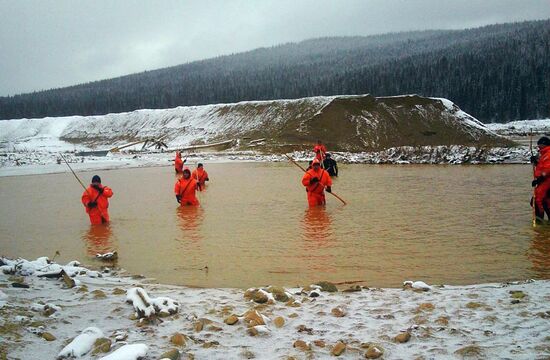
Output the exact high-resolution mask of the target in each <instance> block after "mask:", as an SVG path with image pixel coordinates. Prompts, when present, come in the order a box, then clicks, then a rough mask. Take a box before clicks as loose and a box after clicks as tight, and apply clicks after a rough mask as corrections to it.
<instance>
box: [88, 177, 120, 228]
mask: <svg viewBox="0 0 550 360" xmlns="http://www.w3.org/2000/svg"><path fill="white" fill-rule="evenodd" d="M111 196H113V190H111V188H110V187H108V186H103V185H101V178H100V177H99V176H97V175H94V177H92V183H91V184H90V186H88V188H87V189H86V190H85V191H84V193H83V194H82V204H83V205H84V207H85V208H86V213H88V216H89V217H90V223H92V225H98V224H104V223H108V222H109V211H108V208H109V198H110V197H111Z"/></svg>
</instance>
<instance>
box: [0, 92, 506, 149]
mask: <svg viewBox="0 0 550 360" xmlns="http://www.w3.org/2000/svg"><path fill="white" fill-rule="evenodd" d="M159 137H162V139H163V140H162V141H163V142H164V143H165V144H166V145H167V146H168V147H169V148H182V147H187V146H190V145H200V144H205V143H212V142H220V141H227V140H236V145H235V148H234V149H233V150H237V151H241V150H248V149H250V148H252V147H253V148H255V149H258V148H262V150H264V152H276V153H281V152H283V151H281V147H284V146H292V148H293V150H294V149H300V148H302V147H303V146H307V147H309V145H311V144H312V143H313V142H314V141H316V140H317V139H321V140H323V141H324V142H325V143H326V144H328V145H329V146H330V147H331V148H332V149H336V150H339V151H351V152H357V151H378V150H381V149H386V148H389V147H392V146H404V145H410V144H416V145H419V146H424V145H426V146H428V145H429V146H439V145H445V146H449V145H470V146H473V145H478V144H484V145H491V146H506V145H508V144H509V142H508V141H507V140H506V139H504V138H502V137H500V136H498V135H496V134H495V133H493V132H492V131H490V130H489V129H488V128H487V127H485V125H484V124H482V123H481V122H479V121H478V120H476V119H475V118H474V117H472V116H471V115H469V114H466V113H465V112H464V111H462V110H460V109H459V108H458V106H456V105H455V104H453V103H452V102H451V101H449V100H446V99H439V98H424V97H420V96H417V95H403V96H393V97H373V96H370V95H354V96H318V97H310V98H303V99H295V100H273V101H244V102H240V103H236V104H217V105H204V106H187V107H177V108H173V109H162V110H147V109H144V110H136V111H132V112H128V113H120V114H107V115H101V116H87V117H83V116H69V117H59V118H43V119H18V120H4V121H0V150H3V151H6V152H7V151H10V152H21V151H31V150H32V151H34V150H50V151H72V150H84V149H87V150H91V149H94V150H108V149H111V148H114V147H116V146H121V145H123V144H126V143H128V142H133V141H144V140H146V139H151V138H156V139H158V138H159ZM264 138H265V139H267V140H266V142H265V143H264V144H262V145H260V144H255V143H253V142H252V141H253V140H255V139H256V140H257V139H264ZM237 140H239V141H237ZM241 140H242V141H241Z"/></svg>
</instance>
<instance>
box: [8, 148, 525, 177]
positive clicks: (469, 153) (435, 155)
mask: <svg viewBox="0 0 550 360" xmlns="http://www.w3.org/2000/svg"><path fill="white" fill-rule="evenodd" d="M332 154H333V158H334V159H335V160H336V161H337V162H338V163H340V164H400V165H403V164H430V165H435V164H442V165H462V164H472V165H481V164H526V163H528V162H529V157H530V155H531V153H530V151H529V149H528V148H527V147H513V148H476V147H468V146H458V145H456V146H435V147H431V146H423V147H410V146H409V147H398V148H389V149H386V150H384V151H379V152H364V153H349V152H333V153H332ZM290 155H291V156H292V157H293V158H294V159H295V160H297V161H302V162H307V161H308V160H311V157H312V153H310V152H307V151H295V152H293V153H290ZM64 156H65V158H66V159H67V160H68V161H69V162H70V163H71V166H72V167H73V168H74V170H78V171H88V170H114V169H126V168H142V167H156V166H173V158H174V154H173V153H168V152H166V153H160V152H157V153H154V152H153V153H139V154H134V153H116V154H109V155H108V156H106V157H94V156H86V157H82V156H76V155H75V154H74V153H66V154H64ZM184 157H188V164H194V163H197V162H209V163H213V162H216V163H219V162H287V161H288V158H287V157H286V156H285V155H284V154H269V155H265V154H261V153H258V152H254V151H238V152H231V151H225V152H198V153H190V154H184ZM67 171H68V169H67V166H66V165H65V163H64V162H63V161H61V157H60V155H59V153H56V152H50V151H30V152H0V177H2V176H19V175H37V174H55V173H63V172H67Z"/></svg>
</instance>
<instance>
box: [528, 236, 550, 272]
mask: <svg viewBox="0 0 550 360" xmlns="http://www.w3.org/2000/svg"><path fill="white" fill-rule="evenodd" d="M533 235H534V236H533V241H532V242H531V246H530V247H529V251H528V253H527V257H528V258H529V260H531V262H532V263H533V272H534V273H535V274H536V277H537V278H543V279H548V278H550V226H548V225H539V226H537V227H535V228H534V230H533Z"/></svg>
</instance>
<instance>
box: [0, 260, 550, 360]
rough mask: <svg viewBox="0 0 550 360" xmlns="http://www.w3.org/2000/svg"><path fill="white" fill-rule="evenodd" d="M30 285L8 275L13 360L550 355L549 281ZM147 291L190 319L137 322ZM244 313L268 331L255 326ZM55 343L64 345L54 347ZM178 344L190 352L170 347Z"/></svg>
mask: <svg viewBox="0 0 550 360" xmlns="http://www.w3.org/2000/svg"><path fill="white" fill-rule="evenodd" d="M44 259H45V258H41V259H37V260H35V261H27V260H23V259H18V260H10V259H4V258H2V259H0V260H2V261H3V262H9V263H10V264H14V263H24V264H36V266H39V264H45V263H46V262H45V260H44ZM58 266H61V265H58ZM19 274H22V273H19ZM26 274H27V275H26V276H23V279H22V280H23V282H24V283H25V284H27V285H28V286H29V288H28V289H22V288H16V287H13V286H11V284H12V282H13V281H14V279H13V275H6V274H0V286H2V293H4V294H5V297H7V301H6V304H5V305H4V308H2V309H1V311H0V331H4V332H2V346H0V355H2V354H5V355H6V356H7V358H22V359H28V360H34V359H52V358H55V357H56V356H57V355H58V354H69V353H71V352H72V353H74V354H75V355H76V354H80V356H82V358H83V359H98V358H102V356H103V357H104V358H105V359H111V360H113V359H137V358H138V357H139V356H145V354H146V356H147V357H148V358H151V359H156V358H160V355H161V354H163V353H165V352H166V351H168V350H170V349H173V348H177V349H179V350H180V351H181V352H182V356H183V358H187V357H189V356H194V357H195V358H201V359H204V358H208V359H227V358H235V359H236V358H252V357H256V358H261V359H280V358H286V357H288V356H294V357H296V358H304V357H308V356H311V357H314V358H326V359H329V358H332V357H331V355H330V353H331V351H332V349H333V347H334V346H335V345H336V344H337V343H338V342H343V343H344V344H345V351H344V352H343V353H342V355H341V358H344V359H357V358H364V356H365V352H366V351H367V348H369V347H373V346H376V347H378V348H379V349H381V350H383V351H384V355H383V356H384V358H385V359H412V358H418V357H422V358H455V357H468V356H473V357H477V358H479V357H484V358H514V359H535V358H546V357H548V356H550V346H549V345H548V324H549V321H550V301H549V300H550V281H548V280H540V281H533V280H529V281H521V282H513V283H502V284H478V285H468V286H448V285H446V286H438V285H428V284H425V283H422V282H421V281H418V280H417V281H416V282H411V284H410V285H413V284H417V286H416V287H417V288H419V289H415V286H411V289H408V287H407V286H405V287H404V288H403V289H391V288H388V289H369V288H364V287H357V286H352V287H351V288H350V289H349V290H351V291H347V290H348V289H347V288H346V287H343V288H341V289H340V290H344V291H339V292H325V291H322V290H321V289H320V288H319V287H318V286H307V287H306V288H287V289H285V290H286V292H288V293H291V294H292V295H293V297H294V298H293V299H291V300H288V301H286V302H285V301H273V299H272V300H270V301H268V302H266V303H263V304H258V303H255V302H254V301H252V300H249V299H247V298H245V296H244V295H245V292H244V291H243V290H239V289H198V288H186V287H181V286H168V285H162V284H155V283H150V282H144V281H141V280H135V279H133V278H132V277H129V276H124V275H125V274H124V273H123V272H119V270H115V269H106V270H105V271H104V272H103V274H104V276H103V277H101V278H91V277H88V276H85V275H80V274H75V277H76V278H79V279H80V280H81V285H80V286H77V287H74V288H66V287H64V286H62V282H61V280H59V279H51V278H43V277H38V276H37V275H38V272H37V271H36V267H35V272H26ZM18 276H21V275H18ZM18 281H21V279H19V280H18ZM138 286H139V287H140V288H142V289H144V290H145V291H146V292H147V293H154V294H155V295H157V296H158V297H165V298H170V299H174V301H176V302H178V303H179V304H180V310H179V312H177V313H174V314H172V315H168V316H164V317H152V318H150V319H149V320H148V321H143V320H144V319H138V318H137V317H135V314H134V312H135V310H134V308H133V307H132V306H130V305H128V304H126V303H125V294H126V293H127V292H128V290H129V289H132V288H136V287H138ZM424 288H429V289H430V290H429V291H422V290H423V289H424ZM267 289H268V288H264V290H263V291H267ZM313 290H315V294H314V295H313V293H314V291H313ZM99 294H101V296H99ZM44 299H55V303H56V304H57V305H58V306H60V307H61V308H62V309H63V310H62V311H61V312H60V313H59V314H56V315H57V316H53V317H52V316H47V315H45V314H39V313H36V312H34V311H32V309H30V307H31V306H32V304H36V303H38V302H39V301H42V300H44ZM48 301H49V300H48ZM243 314H249V316H251V318H255V319H257V320H258V321H259V323H257V325H255V324H254V322H253V321H251V322H248V323H245V321H244V317H243V316H244V315H243ZM230 315H235V317H236V318H237V322H236V323H235V324H234V325H228V324H227V323H225V320H226V319H228V318H229V317H230ZM261 322H264V323H265V324H261ZM2 329H3V330H2ZM6 329H7V331H5V330H6ZM82 329H85V330H84V331H82ZM46 332H47V333H48V334H51V335H53V336H54V338H53V339H52V340H51V341H50V342H48V343H46V340H45V337H44V335H45V333H46ZM403 333H408V334H409V335H410V340H407V341H408V342H406V343H400V342H399V341H397V340H396V339H395V337H396V336H397V335H399V334H403ZM176 334H180V335H181V336H180V341H182V342H183V343H184V344H185V345H183V346H178V345H175V344H173V343H171V342H170V339H171V338H172V337H173V336H174V335H176ZM75 336H76V338H74V340H72V341H71V340H70V339H72V338H73V337H75ZM99 337H106V338H108V339H109V340H110V341H111V342H112V345H111V346H110V349H108V350H107V351H108V352H107V353H102V354H97V355H91V352H90V344H92V340H94V342H95V339H97V338H99ZM297 340H301V341H303V342H304V343H305V344H306V346H307V344H309V346H310V350H305V351H304V350H302V349H300V347H298V346H297V347H295V342H296V341H297ZM67 344H69V345H67ZM94 351H95V350H94Z"/></svg>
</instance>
